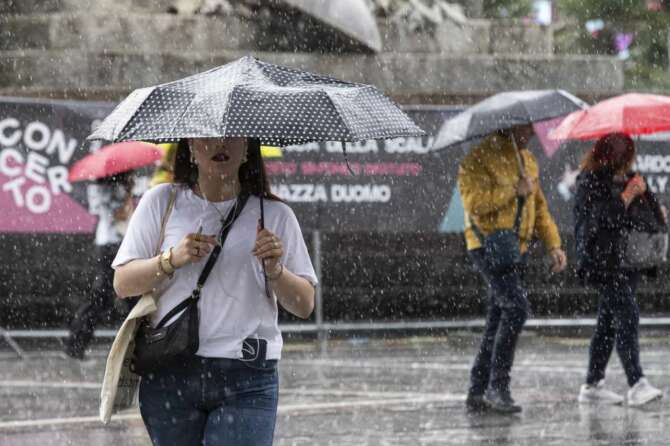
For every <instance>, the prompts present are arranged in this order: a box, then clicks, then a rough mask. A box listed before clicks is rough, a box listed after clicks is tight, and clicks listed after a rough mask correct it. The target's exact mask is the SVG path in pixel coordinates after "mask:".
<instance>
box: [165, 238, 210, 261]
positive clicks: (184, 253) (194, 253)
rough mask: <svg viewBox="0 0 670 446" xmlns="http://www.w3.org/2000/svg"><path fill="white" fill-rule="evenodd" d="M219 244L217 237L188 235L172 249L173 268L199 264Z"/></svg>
mask: <svg viewBox="0 0 670 446" xmlns="http://www.w3.org/2000/svg"><path fill="white" fill-rule="evenodd" d="M217 244H218V241H217V240H216V237H214V236H213V235H205V234H187V235H186V236H185V237H184V238H183V239H181V241H180V242H179V243H178V244H177V246H175V247H174V248H172V261H171V263H172V266H174V267H175V269H177V268H181V267H182V266H184V265H186V264H188V263H195V262H199V261H200V260H202V259H204V258H205V257H207V256H208V255H209V253H210V252H211V251H212V247H214V246H215V245H217Z"/></svg>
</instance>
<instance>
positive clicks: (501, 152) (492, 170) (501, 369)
mask: <svg viewBox="0 0 670 446" xmlns="http://www.w3.org/2000/svg"><path fill="white" fill-rule="evenodd" d="M532 135H533V128H532V126H530V125H523V126H518V127H514V128H512V129H508V130H502V131H499V132H497V133H495V134H492V135H490V136H488V137H487V138H486V139H484V140H483V141H482V143H481V144H480V145H479V146H478V147H476V148H475V149H474V150H473V151H472V152H470V153H469V154H468V155H467V156H466V157H465V159H464V160H463V161H462V162H461V165H460V166H459V172H458V187H459V191H460V194H461V199H462V201H463V207H464V208H465V226H466V230H465V240H466V244H467V249H468V253H469V255H470V258H471V259H472V261H473V263H474V265H475V267H476V268H477V270H478V271H479V273H480V274H481V276H482V277H483V278H484V280H485V281H486V283H487V285H488V290H489V301H488V314H487V320H486V328H485V332H484V337H483V339H482V342H481V345H480V348H479V352H478V354H477V356H476V358H475V361H474V365H473V367H472V370H471V372H470V388H469V390H468V396H467V399H466V407H467V409H468V410H470V411H482V410H488V409H491V410H494V411H497V412H504V413H514V412H520V411H521V407H520V406H519V405H517V404H516V403H515V402H514V400H513V399H512V396H511V393H510V371H511V369H512V364H513V362H514V352H515V349H516V343H517V339H518V337H519V334H520V333H521V330H522V328H523V325H524V323H525V321H526V317H527V315H528V299H527V293H526V291H525V290H524V289H523V287H522V284H521V276H522V272H523V265H524V264H525V258H526V251H527V250H528V244H529V242H530V241H531V240H532V239H533V238H534V237H536V236H537V237H538V238H540V239H541V240H542V241H543V242H544V245H545V247H546V249H547V251H548V252H549V255H550V256H551V258H552V260H553V267H552V271H553V272H560V271H562V270H563V269H565V266H566V263H567V259H566V256H565V253H564V252H563V250H562V249H561V239H560V236H559V234H558V229H557V227H556V223H555V222H554V220H553V218H552V216H551V214H550V213H549V209H548V207H547V200H546V199H545V197H544V194H543V193H542V190H541V189H540V187H539V168H538V165H537V161H536V160H535V157H533V155H532V154H531V153H530V152H529V151H528V150H527V149H526V148H525V147H526V145H527V143H528V140H529V139H530V137H531V136H532ZM517 147H518V149H517ZM519 157H520V158H519ZM519 161H521V163H520V162H519ZM520 164H521V166H522V167H521V168H520ZM521 169H522V170H521ZM519 204H521V209H520V211H519ZM517 212H519V216H518V217H517ZM473 227H474V229H473ZM505 229H516V231H517V233H518V236H519V245H520V246H519V247H520V252H521V256H522V257H521V258H522V262H521V264H520V265H519V267H514V268H511V269H508V270H505V271H501V270H498V269H495V268H492V267H491V263H492V262H491V260H492V259H489V258H488V255H487V254H485V253H484V249H483V248H482V241H483V240H482V239H481V238H486V237H487V236H488V235H490V234H492V233H494V232H496V231H499V230H505Z"/></svg>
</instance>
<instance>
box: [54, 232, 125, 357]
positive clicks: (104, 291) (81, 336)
mask: <svg viewBox="0 0 670 446" xmlns="http://www.w3.org/2000/svg"><path fill="white" fill-rule="evenodd" d="M117 250H118V245H116V244H114V245H104V246H96V249H95V257H96V258H95V278H94V280H93V286H92V288H91V295H90V298H89V301H88V302H86V303H84V304H83V305H81V306H80V307H79V308H78V309H77V311H76V313H75V315H74V317H73V319H72V322H71V323H70V338H69V339H68V340H67V341H66V343H65V345H66V348H65V350H66V353H67V354H68V355H69V356H72V357H74V358H78V359H82V358H83V357H84V352H85V350H86V348H87V347H88V345H89V344H90V343H91V340H92V339H93V332H94V330H95V326H96V325H97V324H98V322H99V321H100V320H101V319H102V318H105V317H109V315H110V313H111V310H112V309H113V307H114V296H115V294H114V285H113V283H114V270H113V269H112V266H111V265H112V261H113V260H114V257H115V256H116V252H117Z"/></svg>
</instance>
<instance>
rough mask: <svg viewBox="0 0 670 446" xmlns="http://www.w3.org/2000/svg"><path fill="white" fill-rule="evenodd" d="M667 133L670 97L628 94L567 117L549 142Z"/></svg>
mask: <svg viewBox="0 0 670 446" xmlns="http://www.w3.org/2000/svg"><path fill="white" fill-rule="evenodd" d="M664 131H670V96H660V95H653V94H639V93H630V94H624V95H621V96H616V97H614V98H611V99H607V100H605V101H602V102H599V103H598V104H596V105H594V106H593V107H590V108H587V109H585V110H579V111H576V112H573V113H570V114H569V115H568V116H566V117H565V119H564V120H563V122H561V124H560V125H559V126H558V127H556V128H555V129H554V130H553V131H551V132H550V134H549V137H550V138H551V139H581V140H585V139H598V138H600V137H601V136H605V135H607V134H609V133H625V134H627V135H646V134H649V133H657V132H664Z"/></svg>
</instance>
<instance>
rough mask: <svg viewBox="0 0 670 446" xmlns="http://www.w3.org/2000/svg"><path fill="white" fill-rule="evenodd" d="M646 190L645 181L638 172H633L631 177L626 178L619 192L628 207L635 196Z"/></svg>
mask: <svg viewBox="0 0 670 446" xmlns="http://www.w3.org/2000/svg"><path fill="white" fill-rule="evenodd" d="M646 191H647V183H646V182H645V181H644V178H643V177H642V175H640V174H635V176H634V177H633V178H631V179H630V180H628V183H626V188H625V189H624V191H623V192H622V193H621V199H622V200H623V202H624V204H625V205H626V207H628V206H629V205H630V204H631V203H632V202H633V200H634V199H635V198H636V197H639V196H640V195H642V194H644V193H645V192H646Z"/></svg>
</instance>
